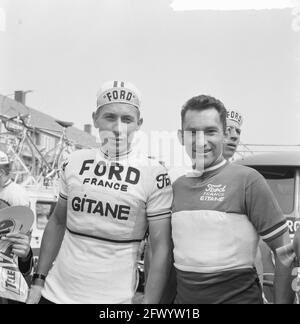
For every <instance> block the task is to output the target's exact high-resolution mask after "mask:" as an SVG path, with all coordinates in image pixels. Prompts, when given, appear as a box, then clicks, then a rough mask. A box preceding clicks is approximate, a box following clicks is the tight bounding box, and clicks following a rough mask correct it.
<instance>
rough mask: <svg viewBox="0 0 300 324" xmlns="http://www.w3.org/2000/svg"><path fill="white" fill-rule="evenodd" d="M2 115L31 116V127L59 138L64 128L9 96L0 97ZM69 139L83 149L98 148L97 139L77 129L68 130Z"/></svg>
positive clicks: (45, 115)
mask: <svg viewBox="0 0 300 324" xmlns="http://www.w3.org/2000/svg"><path fill="white" fill-rule="evenodd" d="M0 108H1V110H0V113H1V114H2V115H4V116H6V117H13V116H17V115H19V114H20V115H25V114H30V117H31V118H30V126H32V127H33V128H35V127H36V128H40V129H42V130H44V131H46V132H48V133H50V134H52V135H54V136H57V137H59V136H60V134H61V132H62V130H63V128H62V127H61V126H59V125H58V124H57V123H56V121H55V118H54V117H52V116H50V115H47V114H45V113H43V112H41V111H39V110H36V109H33V108H30V107H28V106H25V105H23V104H22V103H19V102H17V101H15V100H13V99H11V98H8V97H7V96H3V95H0ZM67 137H68V138H69V139H70V140H71V141H72V142H74V143H75V144H76V145H77V146H80V147H82V148H88V147H96V137H95V136H92V135H89V134H88V133H86V132H84V131H82V130H80V129H78V128H76V127H70V128H68V129H67Z"/></svg>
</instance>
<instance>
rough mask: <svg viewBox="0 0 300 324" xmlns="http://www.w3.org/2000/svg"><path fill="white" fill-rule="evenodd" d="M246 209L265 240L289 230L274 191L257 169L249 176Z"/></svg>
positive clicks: (274, 237) (268, 240)
mask: <svg viewBox="0 0 300 324" xmlns="http://www.w3.org/2000/svg"><path fill="white" fill-rule="evenodd" d="M246 209H247V215H248V216H249V219H250V221H251V222H252V224H253V225H254V227H255V228H256V230H257V232H258V234H259V235H260V236H261V237H262V239H263V240H264V241H265V242H270V241H272V240H274V239H276V238H277V237H279V236H281V235H282V234H283V233H285V232H287V231H288V224H287V222H286V220H285V217H284V215H283V212H282V210H281V209H280V207H279V205H278V202H277V200H276V198H275V196H274V194H273V192H272V191H271V189H270V187H269V185H268V184H267V182H266V180H265V179H264V178H263V176H261V175H260V174H259V173H258V172H256V171H255V172H254V173H251V175H250V176H248V183H247V186H246Z"/></svg>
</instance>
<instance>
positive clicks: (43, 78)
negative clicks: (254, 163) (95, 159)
mask: <svg viewBox="0 0 300 324" xmlns="http://www.w3.org/2000/svg"><path fill="white" fill-rule="evenodd" d="M180 1H181V0H175V1H174V2H173V1H171V0H151V1H147V0H6V1H5V0H0V93H1V94H3V95H10V94H12V93H13V92H14V90H24V91H26V90H33V92H32V93H28V94H27V98H26V102H27V105H28V106H30V107H32V108H35V109H38V110H41V111H42V112H44V113H47V114H50V115H52V116H54V117H56V118H58V119H62V120H67V121H72V122H75V126H77V127H78V128H81V129H82V128H83V125H84V124H86V123H91V114H92V112H93V109H95V105H96V93H97V91H98V89H99V87H100V85H101V84H102V83H103V82H104V81H107V80H115V79H120V80H128V81H131V82H133V83H134V84H135V85H136V86H137V87H138V88H139V89H140V91H141V93H142V94H143V98H142V105H143V106H142V115H143V117H144V126H143V128H144V130H145V131H147V132H151V131H154V130H166V131H170V132H172V131H175V130H176V129H177V128H178V127H179V125H180V109H181V107H182V105H183V104H184V103H185V102H186V101H187V100H188V99H189V98H190V97H192V96H194V95H198V94H209V95H212V96H215V97H217V98H218V99H220V100H221V101H223V103H224V104H225V106H226V107H228V108H232V109H234V108H235V109H238V110H239V111H240V112H241V113H242V115H243V116H244V120H245V122H244V125H243V133H242V141H243V142H244V143H253V144H266V143H268V144H290V145H291V144H300V127H299V126H300V3H299V8H292V7H293V6H294V5H291V1H292V0H291V1H289V0H286V5H285V3H283V2H285V0H276V1H275V2H273V3H274V7H276V8H277V9H272V10H260V11H258V10H240V9H243V8H239V7H235V6H236V4H237V1H235V0H230V1H229V2H228V3H230V4H231V6H229V7H227V8H225V7H224V5H222V8H220V9H222V10H221V11H217V10H212V9H216V8H217V6H218V5H220V3H221V2H220V1H217V0H214V1H212V2H211V0H210V1H204V0H202V1H201V0H199V1H200V2H201V3H202V7H201V8H202V9H206V10H197V11H191V10H186V9H185V10H183V11H182V8H181V7H177V9H178V8H179V10H176V11H174V10H173V8H172V7H171V4H172V5H173V7H174V5H175V2H177V4H176V5H178V2H180ZM184 1H186V0H184ZM191 1H195V0H191ZM245 1H246V0H245ZM246 2H247V1H246ZM296 2H297V1H296ZM185 3H187V2H185ZM222 3H224V2H222ZM239 3H240V2H239ZM252 3H253V4H254V5H257V7H256V9H261V7H262V5H261V3H264V5H265V8H268V6H269V5H270V1H268V0H264V1H262V2H261V1H260V2H258V1H256V0H255V1H253V0H252ZM259 3H260V5H258V4H259ZM208 4H211V5H208ZM278 8H284V9H278ZM175 9H176V8H175ZM183 9H184V8H183ZM233 9H239V10H233ZM244 9H249V8H248V7H245V8H244Z"/></svg>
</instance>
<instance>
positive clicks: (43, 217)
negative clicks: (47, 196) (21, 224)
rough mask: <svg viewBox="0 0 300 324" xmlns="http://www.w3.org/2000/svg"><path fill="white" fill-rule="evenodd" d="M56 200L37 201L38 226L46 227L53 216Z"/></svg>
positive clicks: (39, 227)
mask: <svg viewBox="0 0 300 324" xmlns="http://www.w3.org/2000/svg"><path fill="white" fill-rule="evenodd" d="M55 204H56V202H54V201H41V200H38V201H37V203H36V218H37V221H36V223H37V228H38V229H41V230H43V229H45V227H46V224H47V222H48V220H49V217H50V216H51V214H52V212H53V210H54V207H55Z"/></svg>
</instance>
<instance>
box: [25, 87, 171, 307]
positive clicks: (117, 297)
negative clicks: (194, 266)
mask: <svg viewBox="0 0 300 324" xmlns="http://www.w3.org/2000/svg"><path fill="white" fill-rule="evenodd" d="M140 105H141V102H140V94H139V92H138V90H137V89H136V87H135V86H133V85H132V84H130V83H128V82H123V81H111V82H108V83H105V84H104V85H103V86H102V87H101V89H100V91H99V92H98V95H97V107H96V111H95V112H94V113H93V121H94V126H95V128H96V129H97V130H98V131H99V139H100V143H99V144H100V147H99V148H98V149H91V150H81V151H77V152H75V153H73V154H72V155H71V156H70V159H69V162H68V163H67V164H65V165H64V167H63V169H62V172H61V187H60V195H59V200H58V203H57V206H56V208H55V210H54V213H53V215H52V216H51V218H50V220H49V222H48V224H47V227H46V229H45V232H44V236H43V240H42V245H41V250H40V256H39V263H38V267H37V273H36V274H34V276H33V285H32V288H31V292H30V296H29V298H28V301H27V303H31V304H33V303H41V304H43V303H55V304H65V303H68V304H78V303H84V304H85V303H90V304H125V303H132V302H133V297H134V295H135V286H136V273H137V272H136V267H137V255H138V250H139V245H140V242H141V241H142V240H143V238H144V236H145V233H146V230H147V228H148V227H149V232H150V236H151V238H152V248H153V256H152V259H151V265H150V270H149V276H148V282H147V285H146V289H145V296H144V301H143V302H144V303H158V302H159V300H160V298H161V295H162V291H163V288H164V285H165V282H166V280H167V275H168V270H169V267H170V265H169V263H170V259H171V258H170V254H171V251H170V250H171V249H170V241H169V238H170V227H171V226H170V211H171V204H172V198H173V196H172V188H171V184H170V180H169V177H168V174H167V171H166V169H165V168H164V167H163V166H162V165H161V164H160V163H159V162H157V163H154V162H153V161H152V160H151V162H152V163H150V164H149V160H148V159H147V157H145V158H139V159H137V158H136V156H135V154H134V153H135V152H134V150H133V148H132V141H133V138H134V135H135V133H136V132H137V131H138V130H139V128H140V126H141V125H142V122H143V120H142V119H141V116H140ZM54 260H55V263H54V265H53V267H52V264H53V262H54ZM51 267H52V268H51Z"/></svg>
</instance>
